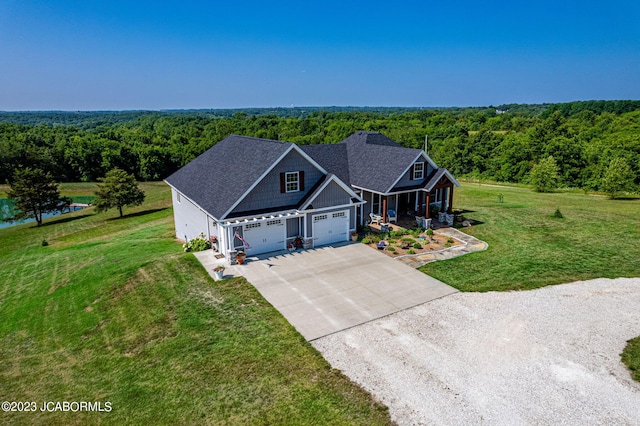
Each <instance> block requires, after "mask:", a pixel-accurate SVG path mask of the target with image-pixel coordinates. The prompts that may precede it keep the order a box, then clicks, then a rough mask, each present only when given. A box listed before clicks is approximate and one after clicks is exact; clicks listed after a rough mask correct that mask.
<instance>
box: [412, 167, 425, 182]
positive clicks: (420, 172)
mask: <svg viewBox="0 0 640 426" xmlns="http://www.w3.org/2000/svg"><path fill="white" fill-rule="evenodd" d="M421 179H424V163H415V164H414V165H413V180H421Z"/></svg>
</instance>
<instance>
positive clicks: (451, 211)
mask: <svg viewBox="0 0 640 426" xmlns="http://www.w3.org/2000/svg"><path fill="white" fill-rule="evenodd" d="M448 201H449V209H448V210H447V213H449V214H451V213H453V185H451V186H450V187H449V200H448Z"/></svg>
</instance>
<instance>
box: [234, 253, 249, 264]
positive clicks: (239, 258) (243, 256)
mask: <svg viewBox="0 0 640 426" xmlns="http://www.w3.org/2000/svg"><path fill="white" fill-rule="evenodd" d="M246 258H247V253H245V252H243V251H239V252H238V253H237V254H236V261H237V262H238V265H242V264H243V263H244V260H245V259H246Z"/></svg>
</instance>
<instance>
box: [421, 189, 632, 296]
mask: <svg viewBox="0 0 640 426" xmlns="http://www.w3.org/2000/svg"><path fill="white" fill-rule="evenodd" d="M499 194H502V195H503V200H504V202H503V203H500V202H498V195H499ZM454 196H455V203H454V207H456V208H461V209H464V210H466V211H467V212H466V213H465V214H464V215H465V217H468V218H471V219H474V220H476V221H479V222H481V224H479V225H477V226H473V227H471V228H465V229H464V231H465V232H467V233H468V234H471V235H473V236H475V237H477V238H479V239H481V240H483V241H486V242H487V243H488V244H489V249H488V250H486V251H483V252H477V253H473V254H469V255H466V256H462V257H458V258H455V259H452V260H449V261H447V262H435V263H431V264H427V265H425V266H423V267H422V268H421V270H422V271H423V272H425V273H427V274H429V275H431V276H434V277H436V278H438V279H440V280H442V281H444V282H446V283H447V284H449V285H452V286H454V287H456V288H458V289H460V290H462V291H489V290H522V289H532V288H537V287H542V286H546V285H550V284H560V283H566V282H571V281H576V280H588V279H592V278H599V277H605V278H616V277H640V263H639V262H638V261H637V260H638V259H639V258H640V244H638V241H639V240H640V199H632V200H609V199H608V198H606V197H603V196H592V195H585V194H581V193H552V194H541V193H536V192H533V191H532V190H530V189H528V188H518V187H499V186H488V185H477V184H464V185H463V187H462V188H460V189H458V190H456V191H455V195H454ZM556 209H559V210H560V212H561V213H562V215H563V216H564V217H563V218H557V217H554V213H555V211H556Z"/></svg>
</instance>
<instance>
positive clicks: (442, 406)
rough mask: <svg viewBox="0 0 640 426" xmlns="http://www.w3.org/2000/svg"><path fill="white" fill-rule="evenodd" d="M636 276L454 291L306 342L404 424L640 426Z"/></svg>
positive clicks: (639, 297)
mask: <svg viewBox="0 0 640 426" xmlns="http://www.w3.org/2000/svg"><path fill="white" fill-rule="evenodd" d="M638 335H640V279H628V278H619V279H615V280H610V279H597V280H592V281H585V282H576V283H571V284H564V285H558V286H550V287H545V288H542V289H537V290H531V291H522V292H490V293H455V294H453V295H450V296H447V297H444V298H442V299H438V300H434V301H432V302H429V303H425V304H423V305H420V306H417V307H415V308H411V309H407V310H405V311H402V312H399V313H396V314H393V315H390V316H388V317H385V318H381V319H379V320H376V321H372V322H370V323H366V324H363V325H360V326H357V327H354V328H352V329H349V330H345V331H342V332H339V333H336V334H334V335H331V336H327V337H323V338H321V339H318V340H316V341H314V342H313V345H314V346H315V347H316V348H317V349H318V350H320V351H321V352H322V354H323V356H324V357H325V358H326V359H327V360H328V361H329V362H330V363H331V365H332V366H333V367H335V368H338V369H340V370H342V371H343V372H344V373H345V374H346V375H347V376H349V377H350V378H351V379H352V380H354V381H355V382H357V383H359V384H360V385H362V386H363V387H364V388H365V389H367V390H368V391H370V392H371V393H372V394H373V395H375V396H376V397H377V398H378V399H380V400H381V401H382V402H383V403H385V404H386V405H387V406H389V408H390V413H391V416H392V418H393V419H394V420H395V421H397V422H398V423H399V424H403V425H409V424H410V425H420V424H491V425H496V424H504V425H519V424H549V423H555V424H572V425H573V424H575V425H583V424H629V425H631V424H640V409H639V407H640V383H638V382H635V381H633V380H632V379H631V376H630V373H629V371H628V370H627V369H626V367H625V366H624V365H623V364H622V362H621V361H620V353H621V352H622V350H623V349H624V347H625V344H626V341H627V340H628V339H631V338H633V337H636V336H638Z"/></svg>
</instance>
